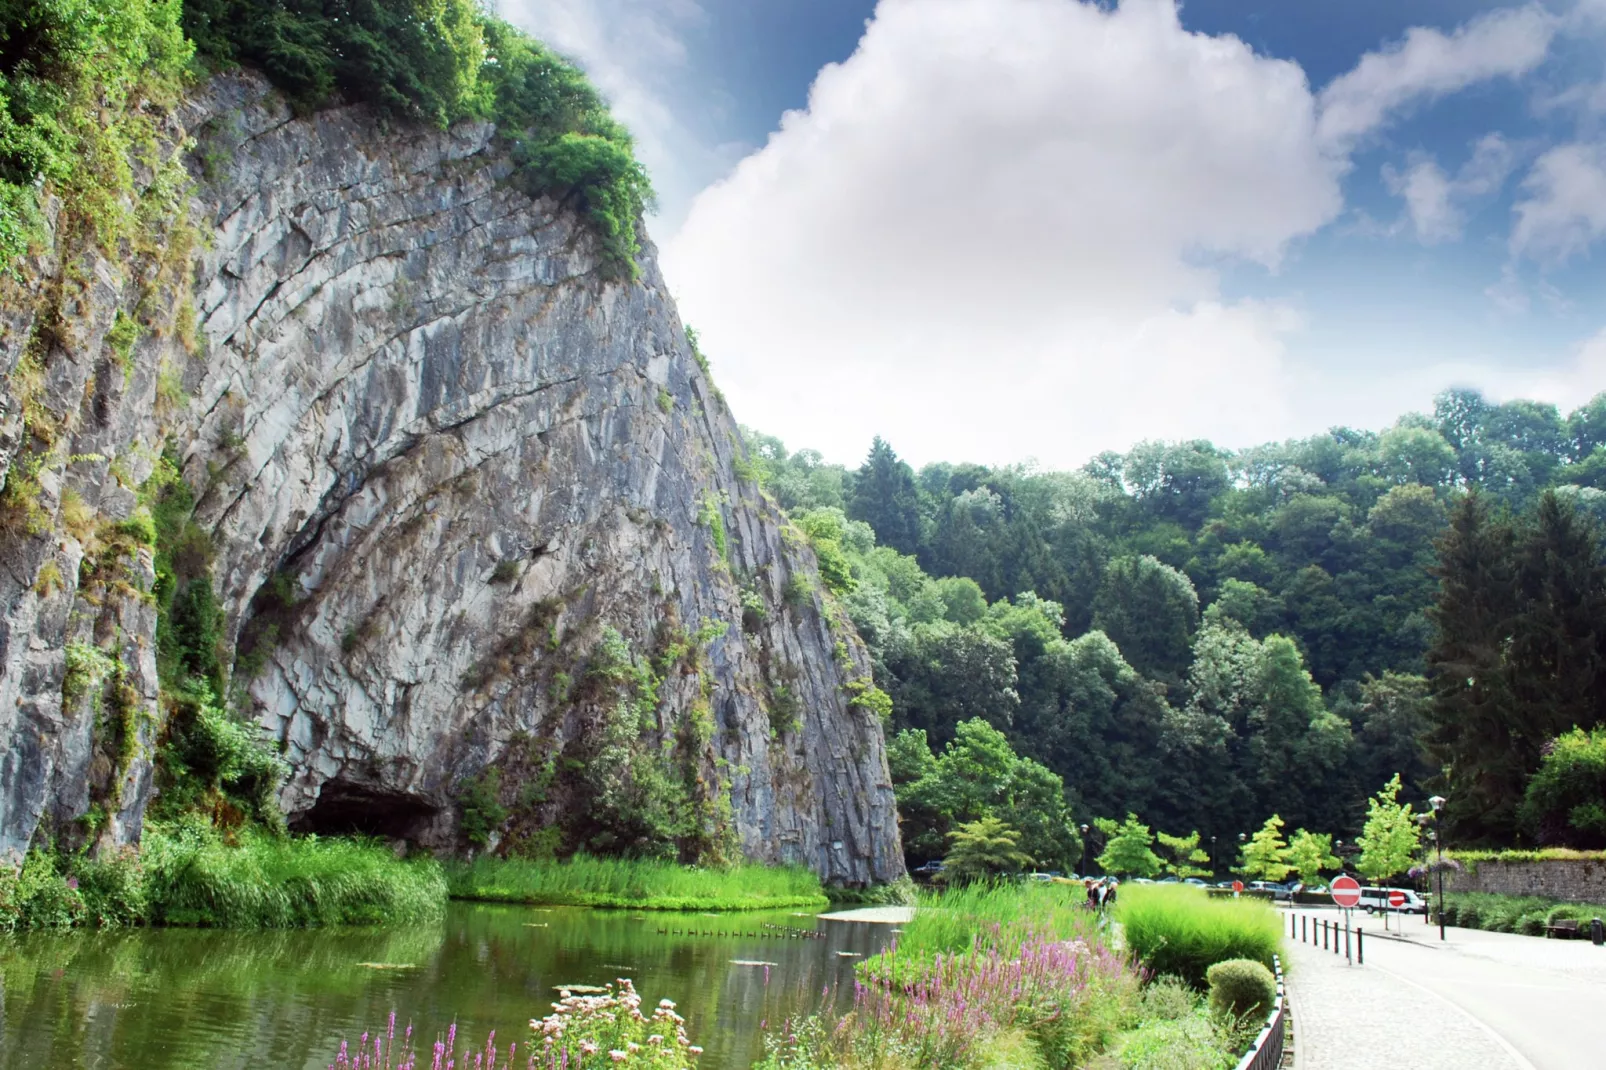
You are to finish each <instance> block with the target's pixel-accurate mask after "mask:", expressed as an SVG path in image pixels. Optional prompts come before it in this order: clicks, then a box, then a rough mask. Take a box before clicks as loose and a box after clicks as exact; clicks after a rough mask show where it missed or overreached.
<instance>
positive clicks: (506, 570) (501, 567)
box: [491, 557, 519, 583]
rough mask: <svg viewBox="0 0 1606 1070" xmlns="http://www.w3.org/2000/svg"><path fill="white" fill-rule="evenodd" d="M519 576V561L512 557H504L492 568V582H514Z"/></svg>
mask: <svg viewBox="0 0 1606 1070" xmlns="http://www.w3.org/2000/svg"><path fill="white" fill-rule="evenodd" d="M518 578H519V563H518V562H517V561H515V560H514V559H513V558H511V557H504V558H503V559H502V560H500V561H498V562H497V563H496V567H495V568H493V569H491V582H492V583H512V582H513V581H514V580H516V579H518Z"/></svg>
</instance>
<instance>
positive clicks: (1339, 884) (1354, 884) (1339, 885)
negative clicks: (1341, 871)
mask: <svg viewBox="0 0 1606 1070" xmlns="http://www.w3.org/2000/svg"><path fill="white" fill-rule="evenodd" d="M1332 892H1333V902H1335V903H1337V904H1338V905H1339V906H1341V907H1343V908H1344V909H1346V910H1350V909H1352V908H1354V907H1357V906H1360V903H1361V884H1360V882H1359V881H1357V880H1356V879H1355V878H1354V877H1340V878H1338V879H1337V880H1335V881H1334V882H1333V884H1332ZM1402 901H1403V900H1402Z"/></svg>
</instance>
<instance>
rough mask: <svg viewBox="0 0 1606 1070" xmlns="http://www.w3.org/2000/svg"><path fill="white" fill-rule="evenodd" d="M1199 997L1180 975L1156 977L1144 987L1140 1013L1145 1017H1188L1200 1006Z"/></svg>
mask: <svg viewBox="0 0 1606 1070" xmlns="http://www.w3.org/2000/svg"><path fill="white" fill-rule="evenodd" d="M1198 1003H1199V1001H1198V999H1197V997H1195V996H1194V994H1193V990H1192V989H1191V988H1189V987H1188V983H1187V982H1186V981H1184V980H1183V979H1182V978H1180V977H1156V978H1155V979H1154V980H1153V981H1150V982H1149V983H1148V984H1147V985H1145V986H1144V988H1143V998H1142V999H1141V1000H1140V1001H1139V1004H1138V1013H1140V1014H1141V1015H1143V1017H1144V1018H1149V1019H1156V1020H1159V1021H1167V1022H1169V1021H1173V1020H1175V1019H1178V1018H1186V1017H1187V1016H1188V1015H1190V1014H1192V1013H1193V1012H1194V1010H1195V1008H1196V1007H1197V1006H1198Z"/></svg>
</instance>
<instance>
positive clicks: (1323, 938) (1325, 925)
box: [1322, 918, 1327, 951]
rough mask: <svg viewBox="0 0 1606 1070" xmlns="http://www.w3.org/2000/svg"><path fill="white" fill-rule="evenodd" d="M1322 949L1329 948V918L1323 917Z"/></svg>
mask: <svg viewBox="0 0 1606 1070" xmlns="http://www.w3.org/2000/svg"><path fill="white" fill-rule="evenodd" d="M1322 950H1323V951H1326V950H1327V919H1326V918H1323V919H1322Z"/></svg>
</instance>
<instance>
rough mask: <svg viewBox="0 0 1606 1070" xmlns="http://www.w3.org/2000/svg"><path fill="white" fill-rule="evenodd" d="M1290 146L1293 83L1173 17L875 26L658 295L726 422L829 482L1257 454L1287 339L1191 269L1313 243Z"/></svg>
mask: <svg viewBox="0 0 1606 1070" xmlns="http://www.w3.org/2000/svg"><path fill="white" fill-rule="evenodd" d="M1315 121H1316V119H1315V109H1314V101H1313V100H1312V97H1311V94H1310V92H1309V89H1308V86H1307V84H1306V81H1305V78H1304V74H1303V72H1302V71H1301V70H1300V68H1299V67H1297V66H1296V65H1294V64H1291V63H1287V62H1283V61H1279V60H1273V59H1267V58H1265V57H1261V56H1257V55H1255V54H1254V53H1253V52H1252V50H1251V49H1250V48H1249V47H1248V46H1246V45H1244V44H1243V43H1242V42H1240V41H1238V40H1237V39H1235V38H1231V37H1223V38H1212V37H1207V36H1204V35H1200V34H1193V33H1188V32H1185V31H1184V30H1183V29H1182V28H1181V26H1180V25H1179V23H1178V20H1177V14H1176V9H1175V6H1174V5H1173V4H1172V3H1171V2H1169V0H1127V2H1126V3H1125V4H1123V5H1122V6H1121V7H1120V8H1118V9H1115V10H1102V9H1100V8H1099V7H1097V6H1094V5H1092V4H1085V3H1076V2H1071V0H883V2H882V3H881V5H880V7H879V8H878V9H877V12H876V17H875V19H874V21H873V22H872V23H871V24H870V26H869V28H868V30H867V32H866V34H865V36H864V38H863V40H862V41H861V42H860V45H859V48H858V51H857V52H855V54H854V55H853V56H852V57H851V58H850V59H848V60H847V61H846V62H844V63H842V64H839V65H833V66H829V67H827V68H825V69H824V70H823V71H821V73H820V75H819V77H818V79H817V81H816V83H815V85H814V87H813V90H812V92H811V95H810V99H809V106H808V109H807V110H806V111H801V112H794V113H791V114H789V115H787V116H786V117H785V118H784V120H783V122H782V124H781V129H780V130H779V131H778V132H777V133H775V134H774V135H772V137H771V139H770V142H769V144H768V145H767V146H766V147H765V148H764V149H763V150H762V151H761V152H759V153H757V154H755V155H753V156H751V157H749V158H748V159H746V160H744V161H743V162H742V163H741V164H740V165H739V166H738V167H737V169H736V170H735V172H734V173H733V174H732V175H731V176H730V177H729V178H727V179H726V180H725V181H723V182H721V183H719V184H717V185H715V186H714V187H712V188H710V189H709V190H707V191H705V192H704V193H703V194H702V195H701V196H700V197H699V198H698V200H697V201H696V203H695V204H694V206H693V208H692V211H691V213H690V215H689V217H688V219H687V222H686V224H685V226H684V228H683V229H682V230H681V232H680V233H679V234H678V235H677V236H676V237H675V238H674V239H673V240H672V241H671V242H670V243H669V244H668V246H667V247H666V249H665V268H666V272H667V274H668V277H669V279H670V281H671V284H672V285H673V286H674V288H675V289H676V292H677V296H678V297H679V299H680V302H681V308H682V310H683V312H684V313H685V314H686V317H687V319H688V320H689V321H690V322H692V323H694V324H696V325H697V326H698V327H699V328H700V329H701V330H702V331H703V333H704V338H705V340H706V343H707V349H708V351H709V352H710V353H711V354H713V356H714V359H715V361H716V370H717V371H718V373H719V375H720V379H721V382H722V384H723V385H724V386H725V389H726V391H727V393H728V394H730V396H731V398H732V401H733V404H735V406H736V408H737V411H738V412H739V413H741V415H742V418H743V419H744V420H746V421H748V422H750V423H753V424H756V425H758V426H761V427H765V428H766V429H769V430H773V431H776V432H778V433H781V434H782V435H783V436H790V437H793V438H796V439H797V440H798V441H799V442H800V443H802V442H807V443H809V444H812V445H816V446H819V447H821V448H824V449H826V450H827V451H828V452H830V453H832V454H833V455H835V456H842V457H851V456H853V455H855V454H857V453H858V452H860V451H861V450H862V449H863V447H864V445H865V444H866V442H867V440H868V438H869V436H870V434H872V433H874V432H876V431H879V432H880V433H882V434H885V435H887V436H888V437H889V438H890V439H891V440H892V441H893V442H894V444H895V445H896V446H898V448H899V449H900V450H903V451H905V452H907V453H909V454H911V455H913V456H915V457H916V458H924V459H933V458H936V457H939V456H943V457H957V456H965V457H975V458H982V459H994V460H1010V459H1016V458H1019V457H1021V456H1024V455H1027V454H1031V455H1036V456H1038V457H1039V458H1041V459H1043V460H1044V461H1051V462H1056V463H1066V464H1070V463H1079V462H1080V461H1081V460H1083V459H1085V457H1086V456H1087V455H1088V454H1089V453H1091V452H1093V451H1095V450H1096V449H1098V448H1103V447H1107V446H1110V445H1112V444H1119V443H1120V442H1122V441H1130V440H1132V439H1135V438H1138V437H1141V436H1143V435H1144V434H1150V433H1153V431H1154V430H1155V429H1156V428H1161V427H1163V428H1165V429H1166V432H1167V433H1168V434H1178V435H1182V434H1216V435H1220V436H1221V437H1223V438H1244V437H1252V436H1254V435H1259V434H1264V433H1266V432H1267V430H1269V429H1275V428H1277V427H1278V426H1279V424H1280V423H1281V420H1282V417H1281V415H1280V414H1282V413H1283V412H1284V410H1285V408H1286V404H1285V401H1284V391H1283V386H1284V384H1283V382H1282V378H1281V376H1282V371H1281V368H1282V359H1283V340H1284V338H1285V336H1286V335H1287V333H1288V332H1289V331H1291V330H1293V329H1295V327H1296V326H1297V317H1296V316H1294V315H1293V314H1292V313H1291V312H1290V310H1288V309H1286V308H1283V307H1279V306H1276V305H1269V304H1256V303H1247V302H1238V303H1234V302H1225V301H1222V300H1221V299H1220V297H1219V295H1218V293H1217V280H1216V276H1215V272H1214V271H1212V270H1211V269H1210V267H1209V265H1210V263H1211V262H1212V261H1213V260H1214V259H1219V258H1222V257H1231V258H1247V259H1249V260H1253V261H1258V262H1260V263H1262V264H1265V265H1268V266H1275V265H1276V264H1277V263H1278V261H1279V259H1280V258H1281V257H1282V256H1283V255H1284V252H1285V250H1286V249H1287V247H1288V244H1289V243H1290V242H1291V241H1293V240H1294V239H1296V238H1298V237H1299V236H1300V235H1304V234H1308V233H1310V232H1311V231H1313V230H1315V229H1316V228H1318V227H1320V226H1321V225H1323V224H1324V223H1326V222H1327V221H1329V220H1331V219H1332V218H1334V216H1335V215H1336V214H1337V212H1338V211H1339V209H1340V207H1341V197H1340V194H1339V189H1338V181H1337V173H1336V172H1337V168H1335V166H1334V165H1333V163H1332V161H1331V160H1329V159H1328V158H1326V157H1325V156H1324V155H1323V154H1322V153H1321V152H1320V151H1319V148H1318V146H1317V142H1316V138H1315ZM1022 384H1031V385H1030V386H1029V387H1023V386H1022Z"/></svg>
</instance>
